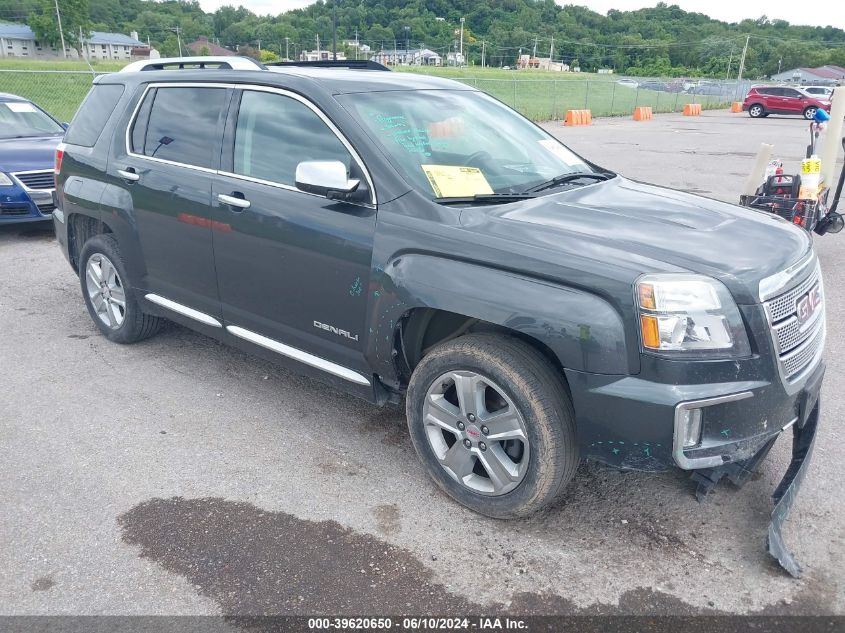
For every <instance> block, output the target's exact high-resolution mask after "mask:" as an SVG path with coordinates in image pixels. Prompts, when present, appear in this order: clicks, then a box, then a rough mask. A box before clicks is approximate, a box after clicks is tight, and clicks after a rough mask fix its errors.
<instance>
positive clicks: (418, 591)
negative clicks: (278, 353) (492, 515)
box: [0, 112, 845, 615]
mask: <svg viewBox="0 0 845 633" xmlns="http://www.w3.org/2000/svg"><path fill="white" fill-rule="evenodd" d="M546 127H547V129H549V130H550V131H552V133H554V134H555V135H556V136H558V137H560V138H561V139H563V140H564V141H565V142H567V143H568V144H570V146H571V147H572V148H573V149H575V150H576V151H578V152H580V153H582V154H583V155H585V156H587V157H589V158H590V159H592V160H594V161H595V162H598V163H599V164H602V165H604V166H606V167H609V168H611V169H614V170H616V171H619V172H621V173H623V174H625V175H627V176H630V177H633V178H636V179H639V180H644V181H648V182H654V183H658V184H662V185H667V186H670V187H675V188H678V189H683V190H686V191H691V192H693V193H699V194H702V195H706V196H711V197H715V198H719V199H722V200H727V201H736V200H737V198H738V196H739V192H740V189H741V186H742V183H743V181H744V179H745V177H746V175H747V174H748V171H749V170H750V169H751V166H752V164H753V161H754V155H755V152H756V151H757V148H758V147H759V144H760V142H763V141H766V142H773V143H775V146H776V155H778V156H781V157H782V158H784V159H785V160H786V159H788V160H787V166H788V167H791V168H793V169H794V168H796V167H797V164H798V161H799V160H800V158H801V156H802V155H803V148H804V145H805V144H806V142H807V140H806V139H807V127H806V124H805V122H804V121H802V120H800V119H797V118H779V117H774V116H772V117H769V118H767V119H764V120H751V119H750V118H749V117H748V116H747V115H742V114H728V113H726V112H718V113H713V112H705V113H704V114H703V115H702V116H700V117H683V116H680V115H662V116H656V117H655V118H654V119H653V120H651V121H645V122H634V121H631V120H627V119H606V120H594V122H593V125H591V126H587V127H576V128H565V127H563V126H562V125H560V124H558V123H551V124H547V125H546ZM655 213H659V209H655ZM816 243H817V247H818V252H819V255H820V258H821V261H822V267H823V270H824V274H825V277H826V291H827V311H828V312H827V314H828V332H829V334H828V343H827V350H828V351H827V361H828V373H827V379H826V382H825V386H824V389H823V397H822V417H821V422H820V428H819V434H818V437H817V445H816V450H815V455H814V458H813V463H812V464H811V467H810V470H809V473H808V476H807V478H806V480H805V482H804V486H803V488H802V490H801V494H800V495H799V498H798V502H797V504H796V506H795V508H794V510H793V513H792V516H791V518H790V519H789V521H788V523H787V527H786V531H785V535H786V539H787V542H788V544H789V546H790V547H791V548H792V550H793V551H794V552H795V554H796V556H797V558H798V559H799V560H800V561H801V562H802V564H803V565H804V567H805V568H806V573H805V575H804V577H803V578H802V579H800V580H794V579H792V578H790V577H788V576H787V575H786V574H785V573H784V572H783V571H782V570H781V569H780V568H779V567H778V566H777V564H775V563H774V562H773V561H771V560H770V559H769V557H768V555H767V554H766V552H765V550H764V542H765V534H766V527H767V524H768V518H769V512H770V510H771V501H770V494H771V493H772V491H773V490H774V488H775V486H776V484H777V482H778V481H779V480H780V478H781V477H782V475H783V473H784V471H785V470H786V466H787V464H788V462H789V455H790V442H789V441H788V440H787V441H783V440H781V441H779V442H778V444H776V445H775V447H774V449H773V450H772V452H771V454H770V456H769V457H768V459H767V460H766V461H765V463H764V464H763V466H762V468H761V471H760V472H759V474H758V475H756V476H755V477H754V478H753V480H751V481H750V482H749V483H748V484H747V485H746V486H745V487H744V488H742V489H739V490H738V489H735V488H733V487H732V486H731V485H729V484H726V483H723V484H720V486H719V488H718V489H717V490H716V491H715V492H714V493H713V494H712V495H711V496H710V497H709V498H708V499H707V500H706V501H705V502H704V503H698V502H697V501H696V500H695V497H694V495H693V491H694V486H693V484H692V482H690V480H689V479H688V476H687V474H686V473H683V472H681V471H678V470H674V471H671V472H667V473H662V474H642V473H630V472H628V473H622V472H618V471H615V470H611V469H609V468H606V467H603V466H599V465H596V464H584V465H582V466H581V468H580V469H579V471H578V474H577V475H576V478H575V480H574V481H573V482H572V484H571V485H570V486H569V488H568V491H567V493H566V496H565V499H564V500H563V502H562V503H561V504H560V505H559V506H558V507H556V508H554V509H553V510H551V511H550V512H548V513H546V514H543V515H542V516H539V517H535V518H532V519H530V520H524V521H512V522H504V521H496V520H492V519H487V518H484V517H481V516H478V515H476V514H473V513H472V512H470V511H468V510H465V509H464V508H462V507H461V506H459V505H457V504H456V503H454V502H452V501H451V500H450V499H449V498H447V497H446V496H445V495H444V494H442V493H441V492H440V491H439V490H438V489H437V488H436V486H435V485H434V484H433V483H432V482H431V481H430V480H429V479H428V477H427V476H426V474H425V472H424V471H423V469H422V467H421V465H420V464H419V463H418V461H417V459H416V457H415V455H414V452H413V448H412V446H411V442H410V440H409V438H408V434H407V430H406V428H405V422H404V415H403V412H402V410H401V409H399V408H393V407H388V408H383V409H379V408H377V407H375V406H371V405H368V404H366V403H363V402H360V401H357V400H355V399H352V398H351V397H348V396H345V395H343V394H340V393H338V392H335V391H333V390H331V389H329V388H327V387H325V386H323V385H322V384H320V383H317V382H314V381H311V380H308V379H305V378H301V377H298V376H296V375H295V374H293V373H290V372H288V371H285V370H282V369H279V368H277V367H275V366H273V365H271V364H268V363H266V362H263V361H260V360H257V359H254V358H251V357H249V356H247V355H245V354H243V353H241V352H239V351H235V350H232V349H230V348H227V347H224V346H222V345H220V344H218V343H216V342H215V341H213V340H211V339H208V338H205V337H203V336H201V335H199V334H195V333H193V332H191V331H189V330H187V329H184V328H181V327H177V326H175V325H173V326H169V327H167V328H166V329H165V330H164V331H163V332H161V333H160V334H159V335H158V336H156V337H155V338H153V339H151V340H149V341H145V342H143V343H140V344H137V345H132V346H120V345H115V344H112V343H109V342H108V341H107V340H105V339H104V338H103V337H101V336H100V335H99V334H98V333H97V331H96V330H95V327H94V325H93V323H92V322H91V320H90V318H89V316H88V314H87V312H86V310H85V306H84V304H83V302H82V298H81V295H80V288H79V282H78V280H77V278H76V276H75V275H74V273H73V272H72V271H71V269H70V267H69V266H68V265H67V263H66V262H65V260H64V259H63V257H62V255H61V253H60V251H59V248H58V246H57V244H56V242H55V240H54V239H53V238H52V236H51V234H50V233H49V232H44V231H38V230H36V229H31V228H30V229H19V228H17V229H9V228H4V229H0V614H229V615H231V614H239V615H243V614H258V613H274V614H313V613H351V614H366V613H379V614H388V613H403V612H410V613H417V614H419V613H457V612H463V613H466V612H472V613H484V612H487V613H492V612H500V611H508V612H511V613H523V614H528V613H566V614H604V613H611V614H615V613H624V614H629V613H631V614H661V613H672V614H698V613H711V614H721V613H764V614H798V613H812V614H818V613H837V614H843V613H845V571H843V568H845V539H844V538H843V536H845V530H843V527H842V521H843V507H845V503H843V502H845V492H843V491H845V476H843V464H845V433H843V423H842V420H843V413H845V410H844V409H845V400H844V399H843V396H842V393H841V392H842V390H841V389H839V388H838V387H840V386H841V385H842V379H841V376H842V373H843V369H845V367H843V363H845V361H843V357H842V354H841V353H840V350H842V349H843V340H845V331H843V326H842V322H841V321H839V320H838V319H839V318H840V317H841V315H843V314H845V304H844V303H843V302H845V290H843V284H842V283H841V281H840V279H839V278H838V274H840V273H839V271H841V270H843V267H845V234H842V235H830V236H825V237H821V238H818V239H817V241H816ZM748 248H749V249H753V248H755V244H754V243H753V241H751V240H749V243H748Z"/></svg>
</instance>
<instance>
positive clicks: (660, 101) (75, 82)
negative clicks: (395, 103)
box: [0, 59, 733, 121]
mask: <svg viewBox="0 0 845 633" xmlns="http://www.w3.org/2000/svg"><path fill="white" fill-rule="evenodd" d="M122 66H123V64H122V63H121V62H98V63H96V64H93V68H94V71H95V72H97V73H104V72H112V71H115V70H119V69H120V68H121V67H122ZM55 71H64V72H55ZM402 71H403V72H413V73H423V74H430V75H436V76H438V77H446V78H449V79H455V80H457V81H460V82H463V83H465V84H468V85H471V86H473V87H475V88H478V89H479V90H483V91H484V92H487V93H489V94H491V95H492V96H494V97H496V98H497V99H499V100H501V101H503V102H505V103H507V104H508V105H510V106H511V107H513V108H514V109H516V110H518V111H519V112H521V113H522V114H524V115H525V116H527V117H529V118H530V119H533V120H535V121H549V120H557V119H563V118H564V116H565V115H566V111H567V110H570V109H580V108H587V109H589V110H591V111H592V114H593V116H631V114H632V112H633V109H634V107H635V106H651V107H652V108H653V110H654V112H655V113H659V112H679V111H681V110H682V109H683V106H684V104H685V103H691V102H696V103H701V104H702V106H703V107H704V108H718V107H726V105H727V104H728V103H729V102H730V101H731V100H732V99H731V97H732V96H733V95H730V94H727V91H726V92H725V93H724V94H723V95H709V96H704V95H702V96H698V97H696V96H693V95H689V94H682V93H670V92H657V91H654V90H646V89H638V88H636V87H633V88H632V87H630V86H629V85H625V84H621V83H618V82H617V79H618V77H617V76H615V75H596V74H590V73H557V72H549V71H543V70H520V71H515V70H501V69H499V68H477V67H468V68H434V67H428V68H426V67H408V68H403V69H402ZM92 77H93V75H92V73H91V70H90V69H89V67H88V65H87V64H86V63H85V62H84V61H67V62H65V61H35V60H18V59H13V60H9V59H4V60H2V61H0V92H11V93H13V94H18V95H21V96H23V97H26V98H27V99H31V100H32V101H34V102H36V103H37V104H39V105H40V106H41V107H43V108H44V109H46V110H47V111H49V112H50V113H51V114H53V115H54V116H55V117H56V118H58V119H60V120H62V121H69V120H70V119H71V118H72V117H73V114H74V112H76V109H77V108H78V107H79V104H80V103H81V102H82V99H83V98H84V97H85V94H86V93H87V92H88V89H89V88H90V86H91V80H92Z"/></svg>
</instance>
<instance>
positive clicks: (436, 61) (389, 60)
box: [370, 48, 443, 66]
mask: <svg viewBox="0 0 845 633" xmlns="http://www.w3.org/2000/svg"><path fill="white" fill-rule="evenodd" d="M370 59H371V60H372V61H374V62H378V63H379V64H385V65H389V66H396V65H399V66H442V65H443V58H442V57H440V55H438V54H437V53H435V52H434V51H433V50H431V49H428V48H410V49H404V48H400V49H389V50H381V51H379V52H378V53H376V54H375V55H373V56H372V57H370Z"/></svg>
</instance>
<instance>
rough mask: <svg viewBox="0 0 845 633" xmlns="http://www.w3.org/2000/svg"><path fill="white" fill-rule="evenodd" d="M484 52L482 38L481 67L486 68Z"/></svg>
mask: <svg viewBox="0 0 845 633" xmlns="http://www.w3.org/2000/svg"><path fill="white" fill-rule="evenodd" d="M484 53H485V45H484V40H481V67H482V68H484Z"/></svg>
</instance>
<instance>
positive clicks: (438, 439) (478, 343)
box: [406, 332, 578, 519]
mask: <svg viewBox="0 0 845 633" xmlns="http://www.w3.org/2000/svg"><path fill="white" fill-rule="evenodd" d="M406 410H407V414H408V430H409V431H410V433H411V441H413V443H414V448H415V449H416V450H417V454H418V455H419V457H420V460H421V461H422V463H423V465H424V466H425V468H426V470H427V471H428V474H429V475H431V478H432V479H433V480H434V481H435V483H436V484H437V485H438V486H440V487H441V488H442V489H443V490H444V491H445V492H446V493H447V494H449V495H450V496H451V497H452V498H453V499H455V500H456V501H458V502H459V503H462V504H463V505H465V506H467V507H468V508H471V509H472V510H475V511H476V512H480V513H481V514H485V515H487V516H490V517H496V518H499V519H510V518H516V517H524V516H528V515H530V514H533V513H535V512H537V511H539V510H542V509H543V508H545V507H547V506H548V505H549V504H551V503H553V502H554V501H555V500H556V499H558V498H559V497H560V495H561V492H562V491H563V488H564V486H565V485H566V484H567V482H568V481H569V480H570V479H572V476H573V474H574V473H575V468H576V467H577V466H578V446H577V440H576V435H575V414H574V412H573V410H572V401H571V399H570V398H569V395H568V393H567V391H566V387H565V384H564V381H563V375H562V373H559V372H558V371H557V369H556V368H555V367H554V365H552V364H551V363H550V362H549V360H548V359H547V358H546V357H545V356H544V355H543V354H542V353H541V352H540V351H538V350H537V349H535V348H533V347H532V346H531V345H529V344H527V343H526V342H524V341H522V340H519V339H517V338H515V337H513V336H508V335H507V334H494V333H486V332H485V333H481V332H478V333H472V334H465V335H463V336H460V337H458V338H456V339H453V340H450V341H446V342H443V343H441V344H439V345H436V346H434V347H433V348H432V349H431V350H430V351H428V352H427V353H426V354H425V356H423V358H422V360H421V361H420V362H419V364H418V365H417V366H416V367H415V368H414V371H413V373H412V374H411V379H410V381H409V382H408V392H407V397H406Z"/></svg>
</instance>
